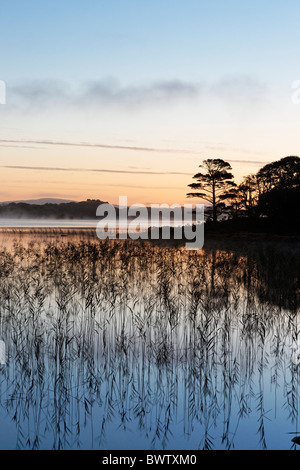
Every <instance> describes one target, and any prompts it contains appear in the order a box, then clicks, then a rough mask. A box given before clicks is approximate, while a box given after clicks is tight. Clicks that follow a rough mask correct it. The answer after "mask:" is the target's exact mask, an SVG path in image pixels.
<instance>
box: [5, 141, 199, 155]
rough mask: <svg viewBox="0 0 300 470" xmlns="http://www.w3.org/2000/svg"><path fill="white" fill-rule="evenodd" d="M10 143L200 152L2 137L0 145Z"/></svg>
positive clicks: (182, 151) (186, 151) (166, 151)
mask: <svg viewBox="0 0 300 470" xmlns="http://www.w3.org/2000/svg"><path fill="white" fill-rule="evenodd" d="M9 143H13V144H20V145H28V144H29V145H30V144H31V145H55V146H66V147H90V148H102V149H115V150H133V151H140V152H141V151H142V152H159V153H162V152H163V153H193V154H194V153H195V154H196V153H198V152H196V151H193V150H186V149H171V148H165V149H164V148H154V147H140V146H134V145H133V146H127V145H107V144H97V143H95V144H93V143H88V142H61V141H53V140H10V139H0V145H1V146H2V144H4V145H7V144H9Z"/></svg>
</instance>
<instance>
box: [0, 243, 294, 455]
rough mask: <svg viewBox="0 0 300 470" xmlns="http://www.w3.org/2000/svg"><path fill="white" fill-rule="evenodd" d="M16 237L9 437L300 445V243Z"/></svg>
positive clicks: (9, 289)
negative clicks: (198, 244) (192, 246)
mask: <svg viewBox="0 0 300 470" xmlns="http://www.w3.org/2000/svg"><path fill="white" fill-rule="evenodd" d="M5 237H6V238H5ZM5 237H4V236H3V240H2V244H1V243H0V340H1V341H2V343H1V344H2V345H4V347H5V352H4V356H3V354H2V364H1V365H0V448H1V449H17V448H19V449H77V448H79V449H105V450H116V449H135V450H136V449H144V450H148V449H158V450H162V449H164V450H175V449H177V450H180V449H181V450H184V449H188V450H197V449H290V448H291V447H292V446H294V444H293V442H292V441H291V440H292V439H293V438H294V437H296V436H297V435H298V431H299V398H300V395H299V385H300V382H299V379H300V364H299V365H298V352H299V350H300V343H299V344H298V332H299V320H300V318H299V267H300V263H299V260H300V256H299V250H298V249H295V247H293V246H284V245H278V246H276V247H274V246H272V245H267V244H264V245H253V246H252V247H251V246H246V247H244V246H242V245H240V246H239V247H235V248H233V247H232V246H231V247H230V248H228V247H226V246H225V245H224V244H223V245H222V247H220V246H219V245H218V246H216V245H214V246H207V247H205V248H204V249H202V250H199V251H187V250H185V249H184V248H171V247H170V248H168V247H159V246H155V245H153V244H151V243H141V242H132V241H115V242H113V241H111V242H108V241H102V242H100V241H99V240H89V241H87V240H85V239H84V237H83V238H81V239H80V238H72V237H69V238H67V239H63V240H61V239H59V238H57V239H47V237H46V236H45V237H44V238H43V239H41V238H40V237H34V236H32V237H31V238H30V236H29V235H27V236H26V237H25V236H23V237H22V236H19V237H18V236H17V235H15V234H11V235H8V234H6V235H5ZM9 237H14V238H13V239H11V238H10V239H9ZM299 339H300V338H299ZM0 352H1V351H0ZM0 362H1V361H0ZM299 434H300V432H299Z"/></svg>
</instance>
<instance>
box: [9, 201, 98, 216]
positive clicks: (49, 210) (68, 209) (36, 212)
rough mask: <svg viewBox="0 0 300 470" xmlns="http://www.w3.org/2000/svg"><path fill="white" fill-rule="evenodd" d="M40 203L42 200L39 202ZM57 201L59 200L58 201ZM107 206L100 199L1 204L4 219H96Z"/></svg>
mask: <svg viewBox="0 0 300 470" xmlns="http://www.w3.org/2000/svg"><path fill="white" fill-rule="evenodd" d="M39 201H40V200H39ZM56 201H57V200H56ZM100 204H105V202H104V201H101V200H100V199H87V200H86V201H81V202H75V201H71V202H63V203H58V202H55V203H54V202H51V203H48V202H47V203H46V204H45V203H44V204H42V203H32V202H31V203H29V202H28V201H27V202H9V203H6V204H0V218H2V219H18V218H22V219H24V218H26V219H71V220H72V219H96V211H97V207H98V206H99V205H100Z"/></svg>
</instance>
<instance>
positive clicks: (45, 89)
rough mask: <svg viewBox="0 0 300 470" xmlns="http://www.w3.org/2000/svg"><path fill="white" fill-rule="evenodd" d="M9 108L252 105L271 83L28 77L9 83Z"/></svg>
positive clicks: (29, 110)
mask: <svg viewBox="0 0 300 470" xmlns="http://www.w3.org/2000/svg"><path fill="white" fill-rule="evenodd" d="M7 87H8V90H7V96H8V99H7V107H6V109H12V110H19V111H23V112H26V113H36V112H42V113H44V112H45V111H48V110H52V111H53V112H58V110H62V109H64V110H73V111H74V110H77V111H80V112H81V113H82V112H84V111H85V110H92V111H95V112H101V111H103V110H107V109H117V110H118V111H120V110H121V109H124V110H126V111H128V110H129V109H130V110H141V109H145V108H153V107H155V108H160V107H166V106H172V105H175V104H177V103H181V102H190V103H191V104H192V105H193V104H195V103H196V102H197V101H198V102H200V103H203V102H208V103H209V102H210V101H211V100H217V101H218V102H221V103H225V104H226V105H229V106H234V107H236V106H238V107H243V108H244V107H245V105H247V106H249V107H253V106H254V105H255V106H257V105H259V106H261V105H262V104H263V103H264V102H266V97H267V95H268V88H267V85H266V84H265V83H263V82H261V81H260V80H258V79H256V78H255V77H251V76H240V75H237V76H232V77H231V76H230V77H222V78H219V79H217V80H215V81H214V82H213V83H208V82H207V81H205V80H202V81H201V80H200V81H198V82H189V81H184V80H180V79H174V80H161V81H155V82H152V83H148V84H130V85H122V84H121V83H120V82H119V81H118V80H117V79H115V78H109V79H98V80H94V81H85V82H78V83H76V84H74V83H69V82H65V81H62V80H54V79H48V80H27V81H26V82H21V83H18V84H12V85H10V84H8V86H7Z"/></svg>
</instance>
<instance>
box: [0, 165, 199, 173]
mask: <svg viewBox="0 0 300 470" xmlns="http://www.w3.org/2000/svg"><path fill="white" fill-rule="evenodd" d="M0 167H1V168H8V169H15V170H35V171H66V172H67V171H68V172H69V171H70V172H90V173H121V174H132V175H185V176H190V173H184V172H181V171H142V170H139V171H134V170H116V169H109V168H64V167H49V166H25V165H1V166H0Z"/></svg>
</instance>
